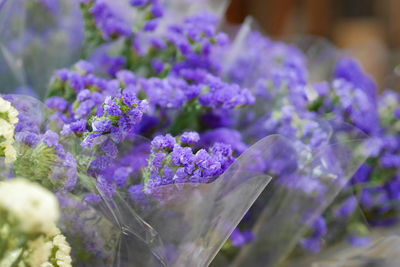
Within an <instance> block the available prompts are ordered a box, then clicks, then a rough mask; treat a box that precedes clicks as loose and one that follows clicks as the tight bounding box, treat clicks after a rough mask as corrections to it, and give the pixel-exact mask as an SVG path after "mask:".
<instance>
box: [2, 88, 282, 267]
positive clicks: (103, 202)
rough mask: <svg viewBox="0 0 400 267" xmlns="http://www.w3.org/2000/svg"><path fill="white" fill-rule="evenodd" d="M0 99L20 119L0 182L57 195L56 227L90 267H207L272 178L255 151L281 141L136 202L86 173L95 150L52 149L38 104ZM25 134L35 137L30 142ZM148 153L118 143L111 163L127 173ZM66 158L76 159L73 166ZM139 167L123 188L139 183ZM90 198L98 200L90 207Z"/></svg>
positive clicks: (61, 142)
mask: <svg viewBox="0 0 400 267" xmlns="http://www.w3.org/2000/svg"><path fill="white" fill-rule="evenodd" d="M4 97H5V99H7V100H8V101H10V102H11V103H12V105H13V106H14V107H15V108H16V109H17V110H18V111H19V119H20V121H19V125H17V126H16V134H15V136H16V143H15V145H16V147H17V153H18V160H17V161H16V162H14V163H13V164H11V165H8V164H7V165H3V166H2V168H1V169H2V176H3V177H5V178H12V177H14V176H18V177H24V178H26V179H31V180H34V181H36V182H39V183H41V184H42V185H43V186H45V187H46V188H48V189H50V190H52V191H53V192H54V193H55V194H56V195H57V197H58V199H59V202H60V205H61V211H62V217H61V220H60V222H59V225H60V229H61V230H62V231H63V233H64V234H65V235H66V236H67V240H68V241H69V242H70V244H71V246H72V255H73V256H74V258H75V259H76V262H77V263H78V264H81V261H82V265H83V266H90V264H93V261H95V262H96V266H110V264H111V263H112V264H114V266H207V265H208V264H209V263H210V262H211V260H212V259H213V257H214V256H215V255H216V253H217V252H218V251H219V249H220V248H221V246H222V245H223V243H224V242H225V240H226V239H227V238H228V237H229V235H230V234H231V232H232V231H233V230H234V228H235V227H236V225H237V224H238V223H239V221H240V220H241V218H242V217H243V216H244V214H245V213H246V212H247V210H248V209H249V208H250V206H251V205H252V204H253V202H254V201H255V200H256V199H257V197H258V196H259V194H260V193H261V192H262V191H263V190H264V188H265V187H266V185H267V184H268V183H269V181H270V179H271V178H270V177H268V176H267V175H265V174H264V173H263V170H262V169H260V166H258V165H257V164H256V163H259V162H267V161H268V160H270V159H268V157H269V156H270V154H265V153H264V154H260V152H261V151H268V150H269V148H270V147H272V146H274V144H276V143H277V142H283V140H281V138H280V137H279V136H270V137H266V138H265V139H263V140H261V141H260V142H258V143H257V144H255V145H254V146H253V147H252V148H250V149H249V150H247V151H246V152H245V153H244V154H242V155H241V156H240V158H238V159H237V160H236V161H235V162H234V163H233V164H232V166H231V167H230V168H229V169H228V170H227V171H226V172H225V173H224V174H223V175H221V176H220V177H218V178H216V179H215V180H214V181H212V182H210V183H207V184H191V183H185V184H172V185H166V186H160V187H159V188H157V190H155V191H152V192H151V193H147V194H145V193H144V192H140V194H141V196H142V197H141V198H135V199H133V198H132V197H131V195H129V194H128V193H126V191H124V190H117V191H116V192H115V193H114V194H113V195H112V196H111V197H110V195H109V194H108V192H105V191H104V188H103V187H101V186H100V184H99V176H97V175H96V174H95V173H93V172H92V171H93V170H92V169H91V166H92V165H91V164H92V163H93V161H94V160H96V158H97V157H99V156H101V154H100V151H97V150H95V149H93V150H86V149H82V148H81V147H80V142H79V140H73V139H71V138H67V139H64V138H63V137H62V136H59V138H58V139H57V144H55V143H54V144H53V141H54V140H52V138H51V135H49V130H50V129H53V130H54V131H55V132H56V129H57V127H58V125H57V121H56V120H54V119H53V118H52V116H51V114H50V113H49V111H48V110H47V108H46V107H45V106H44V105H43V104H42V103H41V102H40V101H38V100H35V99H33V98H30V97H26V96H18V95H5V96H4ZM24 127H26V128H24ZM25 130H26V131H25ZM28 134H35V136H36V137H37V138H39V139H38V140H37V141H36V142H34V144H32V142H31V138H29V137H28ZM54 142H55V141H54ZM149 148H150V146H149V142H148V141H147V140H146V139H144V138H142V137H140V136H132V137H130V138H129V139H127V140H126V141H125V142H123V143H121V147H120V152H121V153H120V154H119V156H118V157H116V158H115V160H114V163H113V164H128V165H130V166H132V168H133V165H135V164H136V165H137V163H138V162H141V163H143V160H145V159H147V156H148V155H149V153H150V151H149ZM52 149H54V150H55V151H56V153H55V152H54V150H52ZM60 150H62V152H63V153H61V152H60ZM68 153H72V154H73V155H74V156H75V162H74V164H72V165H71V164H68V163H69V161H70V159H68V156H67V154H68ZM144 163H146V161H144ZM41 166H42V167H43V168H42V167H41ZM140 166H141V165H140V164H139V167H138V168H137V169H136V171H134V172H132V175H131V177H130V178H129V180H128V181H129V182H128V184H127V185H126V186H127V187H128V186H132V185H135V184H142V183H143V181H141V169H140ZM39 167H40V168H39ZM74 175H76V177H75V176H74ZM103 175H107V174H103ZM71 178H72V179H76V180H75V181H73V180H71ZM96 178H97V181H96ZM90 194H94V195H97V196H100V198H98V199H97V201H96V202H95V203H90V201H86V200H87V199H86V197H87V196H88V195H90ZM89 203H90V204H89ZM91 239H93V242H90V240H91ZM85 264H86V265H85Z"/></svg>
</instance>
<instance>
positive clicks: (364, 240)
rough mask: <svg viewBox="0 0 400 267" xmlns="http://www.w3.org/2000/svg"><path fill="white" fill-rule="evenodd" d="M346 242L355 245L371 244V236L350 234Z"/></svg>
mask: <svg viewBox="0 0 400 267" xmlns="http://www.w3.org/2000/svg"><path fill="white" fill-rule="evenodd" d="M347 240H348V242H349V243H350V244H351V245H353V246H355V247H362V246H367V245H369V244H371V238H370V237H368V236H354V235H353V236H350V237H349V238H348V239H347Z"/></svg>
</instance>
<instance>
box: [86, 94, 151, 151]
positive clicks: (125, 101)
mask: <svg viewBox="0 0 400 267" xmlns="http://www.w3.org/2000/svg"><path fill="white" fill-rule="evenodd" d="M147 108H148V102H147V101H146V100H139V99H138V98H137V97H136V93H135V92H134V91H133V90H130V89H129V88H127V89H125V90H123V91H122V93H120V94H118V95H117V96H116V97H114V98H111V97H107V98H106V100H105V102H104V104H103V114H102V116H94V117H93V118H92V125H91V128H92V130H91V131H90V132H87V133H86V137H85V139H84V140H83V142H82V146H84V147H92V146H93V144H95V143H96V140H97V139H99V138H100V137H101V136H103V135H109V136H110V138H111V140H112V141H109V142H108V143H107V142H104V143H103V145H102V149H103V151H104V152H105V153H106V154H109V155H111V156H114V157H115V156H116V151H115V148H114V145H113V143H112V142H115V143H120V142H122V141H123V140H124V138H125V137H126V136H127V135H129V134H133V133H134V126H135V125H136V124H137V123H139V122H140V121H141V119H142V116H143V113H144V112H145V111H146V110H147ZM99 115H100V114H99Z"/></svg>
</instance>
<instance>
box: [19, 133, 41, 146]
mask: <svg viewBox="0 0 400 267" xmlns="http://www.w3.org/2000/svg"><path fill="white" fill-rule="evenodd" d="M14 137H15V140H16V141H17V142H22V143H25V144H27V145H30V146H36V145H37V144H39V142H40V137H39V135H38V134H35V133H31V132H27V131H24V132H17V133H15V136H14Z"/></svg>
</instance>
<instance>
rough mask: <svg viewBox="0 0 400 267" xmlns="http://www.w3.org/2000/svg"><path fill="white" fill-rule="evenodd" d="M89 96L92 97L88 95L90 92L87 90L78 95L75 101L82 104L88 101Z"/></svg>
mask: <svg viewBox="0 0 400 267" xmlns="http://www.w3.org/2000/svg"><path fill="white" fill-rule="evenodd" d="M91 96H92V94H91V93H90V91H89V90H88V89H85V90H82V91H80V92H79V93H78V95H77V96H76V99H77V100H78V101H79V102H83V101H85V100H87V99H89V98H90V97H91Z"/></svg>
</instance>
